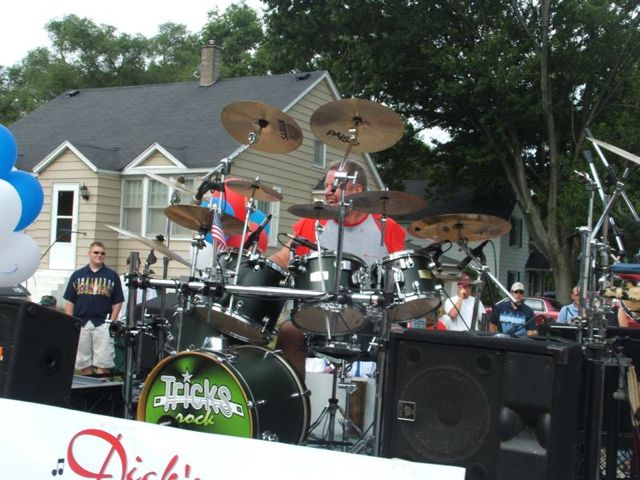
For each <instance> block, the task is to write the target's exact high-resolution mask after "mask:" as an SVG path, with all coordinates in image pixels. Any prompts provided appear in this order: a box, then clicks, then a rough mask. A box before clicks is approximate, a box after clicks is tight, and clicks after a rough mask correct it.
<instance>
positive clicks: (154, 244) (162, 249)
mask: <svg viewBox="0 0 640 480" xmlns="http://www.w3.org/2000/svg"><path fill="white" fill-rule="evenodd" d="M105 225H106V224H105ZM106 226H107V227H109V228H110V229H111V230H113V231H115V232H118V233H119V234H120V235H124V236H125V237H129V238H131V239H133V240H137V241H138V242H140V243H142V244H144V245H146V246H147V247H149V248H152V249H154V250H155V251H156V252H159V253H161V254H162V255H164V256H165V257H168V258H170V259H171V260H175V261H176V262H179V263H181V264H183V265H184V266H186V267H189V268H191V264H190V263H189V262H188V261H186V260H185V259H184V258H182V257H181V256H180V255H178V254H177V253H175V252H173V251H171V250H169V249H168V248H167V246H166V245H165V244H164V243H162V242H161V241H160V240H155V239H150V238H145V237H141V236H140V235H137V234H135V233H133V232H130V231H128V230H124V229H122V228H118V227H114V226H113V225H106Z"/></svg>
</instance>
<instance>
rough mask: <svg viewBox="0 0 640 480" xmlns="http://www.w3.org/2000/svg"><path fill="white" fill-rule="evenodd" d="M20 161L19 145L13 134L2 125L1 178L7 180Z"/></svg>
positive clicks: (0, 143) (0, 130)
mask: <svg viewBox="0 0 640 480" xmlns="http://www.w3.org/2000/svg"><path fill="white" fill-rule="evenodd" d="M17 159H18V145H16V140H15V138H13V134H12V133H11V132H10V131H9V129H8V128H7V127H5V126H4V125H0V178H6V176H7V175H8V174H9V172H11V169H12V168H13V167H14V166H15V164H16V160H17Z"/></svg>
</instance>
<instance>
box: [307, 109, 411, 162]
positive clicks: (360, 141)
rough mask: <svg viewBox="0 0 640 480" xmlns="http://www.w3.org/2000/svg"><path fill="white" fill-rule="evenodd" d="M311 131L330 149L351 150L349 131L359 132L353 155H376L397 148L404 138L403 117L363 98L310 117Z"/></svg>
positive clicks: (316, 112) (317, 112) (321, 111)
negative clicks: (397, 144) (367, 153)
mask: <svg viewBox="0 0 640 480" xmlns="http://www.w3.org/2000/svg"><path fill="white" fill-rule="evenodd" d="M310 124H311V130H312V131H313V133H314V134H315V136H316V137H318V139H319V140H320V141H321V142H322V143H326V144H327V145H329V146H331V147H335V148H338V149H340V150H348V148H349V145H350V133H349V130H350V129H352V128H357V138H356V142H355V144H353V145H352V147H351V151H352V152H353V153H366V152H377V151H380V150H385V149H387V148H389V147H391V146H393V145H395V144H396V143H397V142H398V140H400V139H401V138H402V135H403V133H404V124H403V123H402V119H401V118H400V115H398V114H397V113H396V112H394V111H393V110H391V109H390V108H387V107H385V106H383V105H380V104H379V103H375V102H372V101H369V100H363V99H361V98H346V99H344V100H338V101H336V102H331V103H327V104H326V105H323V106H322V107H320V108H318V109H317V110H316V111H315V112H313V115H311V120H310Z"/></svg>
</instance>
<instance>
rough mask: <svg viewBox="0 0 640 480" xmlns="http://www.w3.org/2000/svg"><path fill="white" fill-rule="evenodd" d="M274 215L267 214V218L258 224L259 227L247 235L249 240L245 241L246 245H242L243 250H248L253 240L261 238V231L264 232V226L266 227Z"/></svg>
mask: <svg viewBox="0 0 640 480" xmlns="http://www.w3.org/2000/svg"><path fill="white" fill-rule="evenodd" d="M272 216H273V215H271V214H269V215H267V216H266V218H265V219H264V220H263V221H262V223H261V224H260V225H259V226H258V228H256V229H255V230H254V231H253V232H251V233H250V234H249V236H248V237H247V240H246V241H245V242H244V245H242V249H243V250H247V249H248V248H249V247H250V246H251V244H252V243H253V242H257V241H258V239H259V238H260V233H262V231H263V230H264V227H266V226H267V225H268V224H269V222H270V221H271V217H272Z"/></svg>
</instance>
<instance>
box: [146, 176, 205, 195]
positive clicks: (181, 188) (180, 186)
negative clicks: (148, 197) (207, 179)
mask: <svg viewBox="0 0 640 480" xmlns="http://www.w3.org/2000/svg"><path fill="white" fill-rule="evenodd" d="M145 175H147V176H148V177H151V178H153V179H154V180H156V181H157V182H160V183H162V184H164V185H166V186H167V187H169V188H173V189H174V190H177V191H178V192H182V193H186V194H189V195H191V196H194V195H195V194H196V192H195V190H191V189H190V188H189V187H187V186H186V185H185V184H184V183H181V182H179V181H177V180H173V179H171V178H166V177H162V176H160V175H156V174H155V173H151V172H145ZM183 178H184V177H183Z"/></svg>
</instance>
